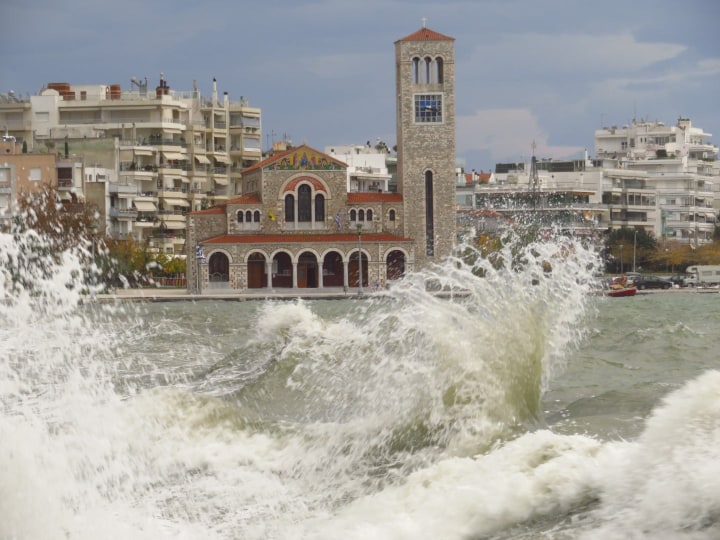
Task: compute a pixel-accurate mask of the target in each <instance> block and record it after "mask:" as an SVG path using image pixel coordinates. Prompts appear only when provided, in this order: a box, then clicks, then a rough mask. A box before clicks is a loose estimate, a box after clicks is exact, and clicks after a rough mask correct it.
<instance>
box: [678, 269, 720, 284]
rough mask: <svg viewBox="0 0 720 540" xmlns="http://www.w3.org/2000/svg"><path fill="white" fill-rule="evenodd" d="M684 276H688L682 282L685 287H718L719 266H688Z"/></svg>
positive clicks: (719, 277)
mask: <svg viewBox="0 0 720 540" xmlns="http://www.w3.org/2000/svg"><path fill="white" fill-rule="evenodd" d="M685 273H686V274H690V276H689V277H686V278H685V280H684V281H683V285H685V286H686V287H698V286H707V287H710V286H714V285H720V265H718V264H698V265H693V266H688V267H687V268H686V269H685Z"/></svg>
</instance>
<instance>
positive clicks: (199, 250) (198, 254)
mask: <svg viewBox="0 0 720 540" xmlns="http://www.w3.org/2000/svg"><path fill="white" fill-rule="evenodd" d="M195 258H196V259H202V260H203V261H204V260H205V254H204V253H203V250H202V247H201V246H200V244H197V245H196V246H195Z"/></svg>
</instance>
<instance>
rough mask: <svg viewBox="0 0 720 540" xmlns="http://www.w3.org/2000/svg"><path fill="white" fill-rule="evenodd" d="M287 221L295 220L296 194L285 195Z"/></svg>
mask: <svg viewBox="0 0 720 540" xmlns="http://www.w3.org/2000/svg"><path fill="white" fill-rule="evenodd" d="M285 221H295V195H292V194H289V195H285Z"/></svg>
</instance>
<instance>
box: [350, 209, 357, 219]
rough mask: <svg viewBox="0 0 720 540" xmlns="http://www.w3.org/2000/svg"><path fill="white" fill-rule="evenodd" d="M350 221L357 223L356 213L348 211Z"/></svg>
mask: <svg viewBox="0 0 720 540" xmlns="http://www.w3.org/2000/svg"><path fill="white" fill-rule="evenodd" d="M350 221H357V212H355V210H350Z"/></svg>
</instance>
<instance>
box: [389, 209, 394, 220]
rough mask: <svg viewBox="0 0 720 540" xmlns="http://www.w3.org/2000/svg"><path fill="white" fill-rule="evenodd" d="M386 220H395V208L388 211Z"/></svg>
mask: <svg viewBox="0 0 720 540" xmlns="http://www.w3.org/2000/svg"><path fill="white" fill-rule="evenodd" d="M388 220H390V221H395V210H390V212H388Z"/></svg>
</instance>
